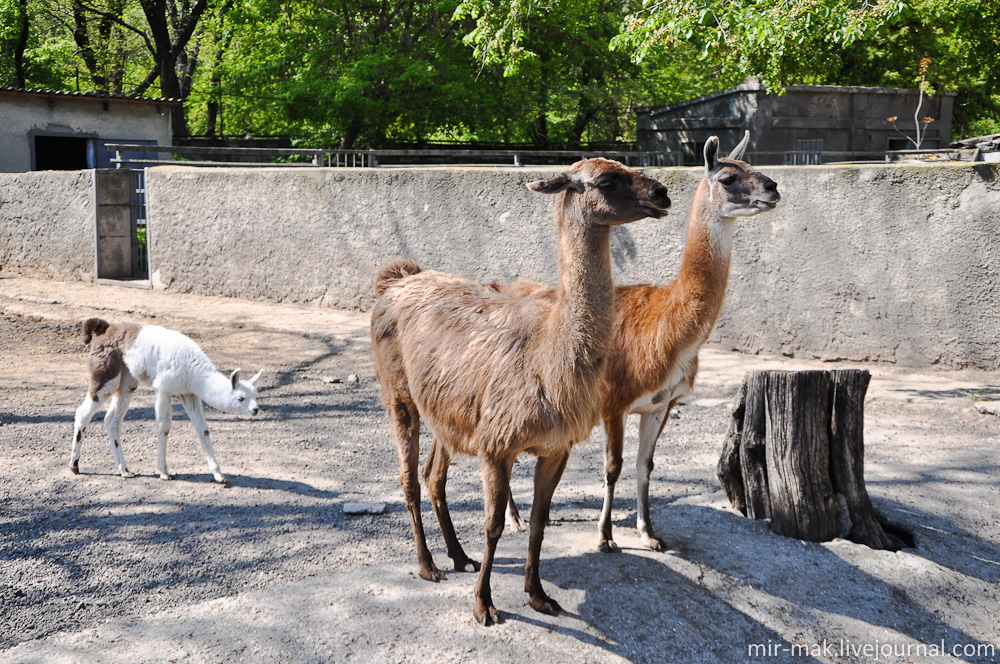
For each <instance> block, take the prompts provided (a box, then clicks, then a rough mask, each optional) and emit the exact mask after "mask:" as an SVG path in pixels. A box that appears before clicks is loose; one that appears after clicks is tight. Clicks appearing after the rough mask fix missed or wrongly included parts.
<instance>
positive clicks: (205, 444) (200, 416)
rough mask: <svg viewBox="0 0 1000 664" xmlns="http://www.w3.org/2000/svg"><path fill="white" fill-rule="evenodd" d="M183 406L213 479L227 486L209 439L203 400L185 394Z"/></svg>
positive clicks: (182, 399)
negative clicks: (199, 442)
mask: <svg viewBox="0 0 1000 664" xmlns="http://www.w3.org/2000/svg"><path fill="white" fill-rule="evenodd" d="M181 405H182V406H184V412H186V413H187V416H188V419H189V420H191V424H192V425H194V430H195V431H196V432H197V433H198V440H200V441H201V446H202V448H203V449H204V450H205V457H206V458H207V459H208V469H209V470H210V471H212V477H214V478H215V481H216V482H218V483H219V484H226V483H227V482H228V480H227V479H226V477H225V475H223V474H222V469H221V468H220V467H219V462H218V461H216V460H215V450H213V449H212V441H211V439H210V438H209V437H208V422H207V421H206V420H205V408H204V406H202V404H201V399H199V398H198V397H196V396H195V395H193V394H185V395H184V396H182V397H181Z"/></svg>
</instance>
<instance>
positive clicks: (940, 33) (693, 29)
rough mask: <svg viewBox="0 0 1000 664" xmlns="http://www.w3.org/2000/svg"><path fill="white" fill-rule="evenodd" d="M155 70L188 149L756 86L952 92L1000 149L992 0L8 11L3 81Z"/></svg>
mask: <svg viewBox="0 0 1000 664" xmlns="http://www.w3.org/2000/svg"><path fill="white" fill-rule="evenodd" d="M144 7H145V8H146V9H156V10H157V11H159V10H162V11H164V12H165V13H166V15H167V18H169V20H168V21H167V23H168V24H169V25H166V26H165V27H164V26H163V25H161V26H160V31H161V33H160V36H161V37H163V36H164V35H163V31H164V30H166V31H167V32H169V34H167V35H166V38H167V40H168V41H171V40H172V41H171V43H173V44H174V46H171V47H170V49H169V50H170V53H166V54H165V53H164V52H163V50H162V47H161V46H158V45H157V44H154V43H153V42H154V41H155V39H154V38H153V35H154V33H155V30H153V25H154V23H155V21H154V22H150V21H151V15H149V14H147V13H146V12H145V11H144ZM24 8H27V16H28V19H29V26H30V30H29V32H28V33H27V41H26V42H25V41H23V38H24V36H25V35H24V33H23V32H22V31H21V30H20V28H19V25H20V23H19V17H20V16H23V15H24ZM196 8H198V11H200V8H206V10H205V12H204V14H197V12H195V9H196ZM192 12H194V13H195V14H196V17H197V18H198V21H197V23H196V24H195V31H194V33H193V34H192V35H191V38H190V39H189V40H187V41H184V40H182V39H181V40H180V41H178V40H179V39H180V32H181V28H182V27H183V25H184V24H185V20H186V18H185V17H187V16H190V15H191V13H192ZM154 14H155V12H154ZM153 18H155V16H154V17H153ZM21 45H23V51H20V50H19V49H20V47H21ZM158 49H159V52H158ZM17 53H22V57H20V60H19V62H21V64H22V67H21V69H20V71H19V72H15V64H14V63H15V55H16V54H17ZM928 60H929V64H928V65H925V66H924V67H923V69H922V68H921V62H928ZM163 62H169V63H170V65H169V67H168V69H167V71H168V73H169V72H173V73H174V74H176V75H171V76H170V77H169V78H170V79H171V80H170V81H168V82H167V83H168V84H164V85H165V86H166V87H165V88H163V89H167V88H169V89H170V90H171V92H170V94H171V95H172V96H180V97H182V98H184V99H185V113H186V118H187V122H188V125H189V127H190V129H191V131H192V133H195V134H198V133H209V134H213V135H217V134H221V133H225V134H228V135H242V134H246V133H251V134H253V135H256V136H262V135H288V136H291V137H292V138H293V141H294V143H295V144H297V145H301V146H309V147H337V146H343V147H358V148H367V147H380V146H387V145H391V144H393V143H398V142H415V143H418V144H419V143H421V142H424V141H430V140H435V141H441V140H451V141H488V142H497V143H530V144H532V145H535V146H537V147H545V146H559V145H566V144H570V145H576V144H581V143H585V142H607V141H631V140H634V139H635V118H636V109H637V108H638V107H639V106H652V105H662V104H668V103H672V102H676V101H680V100H683V99H687V98H691V97H694V96H697V95H700V94H705V93H707V92H712V91H715V90H719V89H723V88H725V87H729V86H732V85H735V84H737V83H739V82H740V81H741V80H743V79H744V78H745V77H746V76H748V75H753V76H756V77H758V78H759V79H760V80H761V81H762V82H763V83H765V84H766V85H767V86H768V87H769V88H770V89H772V90H781V89H782V87H784V86H787V85H790V84H794V83H816V84H842V85H882V86H893V87H914V86H920V87H921V88H922V89H923V90H924V92H925V93H926V94H932V93H933V92H934V91H935V90H936V91H942V90H949V91H956V92H958V93H959V94H958V97H957V98H956V107H955V115H954V119H953V133H954V134H956V135H966V136H968V135H975V134H985V133H994V132H1000V3H997V2H995V0H546V1H545V2H541V1H540V0H513V1H511V2H500V0H400V1H398V2H385V1H384V0H285V1H283V0H211V1H210V2H207V4H206V0H158V1H157V2H153V0H0V84H7V85H11V84H15V79H16V78H17V75H18V73H19V74H20V75H23V76H24V77H25V79H26V80H25V83H26V85H27V86H28V87H46V88H56V89H63V90H80V91H84V92H86V91H91V90H104V91H108V92H114V93H125V94H132V93H135V92H136V91H139V92H145V91H146V90H147V89H148V90H149V92H148V93H149V94H162V93H163V92H162V89H161V90H157V89H156V87H152V88H150V85H151V84H154V83H155V81H156V80H157V77H158V76H159V74H160V73H161V72H162V71H163V70H161V69H160V67H161V66H162V63H163ZM158 63H159V64H158ZM901 122H902V121H901ZM906 122H909V120H908V119H907V120H906ZM177 126H181V127H183V123H181V125H177V124H175V127H177ZM901 126H902V124H901Z"/></svg>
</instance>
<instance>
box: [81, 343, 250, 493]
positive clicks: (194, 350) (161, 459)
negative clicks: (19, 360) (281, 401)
mask: <svg viewBox="0 0 1000 664" xmlns="http://www.w3.org/2000/svg"><path fill="white" fill-rule="evenodd" d="M123 362H124V365H125V366H124V369H123V371H122V372H121V374H120V375H119V376H117V377H115V378H114V379H112V380H110V381H108V383H107V384H106V385H105V386H103V387H102V388H101V389H100V390H99V391H98V393H97V399H96V400H95V399H92V398H91V397H90V395H89V394H88V395H87V396H86V397H85V398H84V401H83V403H82V404H81V405H80V407H79V408H78V409H77V411H76V421H75V427H74V432H73V451H72V454H71V456H70V468H71V469H72V470H73V471H74V472H77V468H78V464H79V459H80V444H81V440H82V437H83V432H84V430H85V429H86V427H87V425H88V424H89V423H90V420H91V419H92V418H93V416H94V414H95V413H96V412H97V411H98V410H100V408H101V406H102V405H103V404H104V403H105V402H106V401H107V400H108V399H109V398H110V405H109V407H108V412H107V414H106V415H105V418H104V423H105V427H106V428H107V431H108V438H109V441H110V443H111V451H112V454H114V457H115V462H116V464H117V465H118V470H119V472H120V473H121V475H122V477H134V475H133V474H132V473H130V472H129V471H128V468H127V467H126V465H125V459H124V456H123V455H122V451H121V443H120V435H119V430H120V428H121V422H122V420H123V419H124V418H125V412H126V411H127V410H128V406H129V401H130V400H131V397H132V392H133V391H135V388H136V386H137V385H147V386H150V387H152V388H153V390H155V392H156V397H155V411H156V437H157V446H158V462H157V467H158V469H159V472H160V478H161V479H164V480H169V479H173V477H172V476H171V475H170V473H169V472H168V471H167V458H166V447H167V437H168V435H169V434H170V425H171V420H172V412H171V400H172V397H175V396H176V397H178V398H179V399H180V402H181V405H182V406H183V407H184V410H185V411H186V412H187V415H188V418H189V419H190V420H191V423H192V424H193V425H194V427H195V431H196V432H197V434H198V438H199V440H200V441H201V445H202V447H203V448H204V450H205V456H206V457H207V459H208V467H209V470H211V472H212V476H213V477H214V478H215V481H216V482H219V483H223V484H224V483H226V481H227V480H226V478H225V476H223V474H222V470H221V469H220V467H219V464H218V462H217V461H216V460H215V451H214V450H213V449H212V444H211V441H210V440H209V434H208V423H207V422H206V421H205V415H204V408H203V406H202V402H203V401H204V402H205V403H207V404H208V405H210V406H212V407H213V408H216V409H218V410H222V411H225V412H230V413H247V414H250V415H256V414H257V412H258V410H259V409H258V406H257V388H256V387H255V383H256V382H257V380H258V379H259V378H260V376H261V374H262V373H263V371H260V372H258V373H257V375H256V376H254V377H253V378H251V379H250V380H245V381H244V380H239V372H240V370H239V369H237V370H236V371H234V372H233V373H232V375H230V377H229V378H226V377H225V376H224V375H222V374H221V373H219V372H218V371H217V370H216V368H215V365H214V364H212V361H211V360H209V359H208V356H207V355H205V353H204V351H202V350H201V348H199V347H198V344H196V343H195V342H194V341H192V340H191V338H190V337H187V336H185V335H183V334H181V333H180V332H175V331H173V330H168V329H166V328H163V327H159V326H157V325H146V326H143V327H142V328H141V329H140V330H139V333H138V334H137V335H136V337H135V341H134V342H133V344H132V347H131V348H129V349H128V350H127V351H126V352H125V354H124V357H123Z"/></svg>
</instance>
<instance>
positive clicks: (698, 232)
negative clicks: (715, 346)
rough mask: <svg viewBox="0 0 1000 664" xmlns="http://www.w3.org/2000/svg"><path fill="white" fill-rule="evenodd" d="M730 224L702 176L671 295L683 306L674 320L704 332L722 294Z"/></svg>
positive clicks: (730, 244)
mask: <svg viewBox="0 0 1000 664" xmlns="http://www.w3.org/2000/svg"><path fill="white" fill-rule="evenodd" d="M734 226H735V224H734V220H733V219H732V218H726V217H721V216H720V215H719V211H718V206H717V205H716V204H715V203H714V202H713V201H712V200H711V198H710V194H709V189H708V181H707V180H706V179H705V178H702V180H701V184H699V185H698V189H697V191H696V192H695V198H694V203H693V204H692V206H691V218H690V220H689V221H688V228H687V240H686V244H685V249H684V261H683V262H682V263H681V269H680V272H679V273H678V275H677V280H676V281H675V282H674V284H673V288H672V290H673V293H672V295H673V296H674V297H675V298H676V300H675V301H676V302H678V303H682V306H683V307H684V315H682V316H680V317H678V318H677V319H675V321H677V320H679V321H682V322H683V324H684V325H686V326H690V327H691V328H692V329H699V330H703V331H704V334H705V335H706V336H707V335H708V332H709V331H710V330H711V329H712V326H713V325H715V320H716V318H718V316H719V311H720V310H721V309H722V302H723V300H724V299H725V296H726V285H727V283H728V281H729V262H730V258H731V256H732V248H733V230H734ZM675 324H676V323H675Z"/></svg>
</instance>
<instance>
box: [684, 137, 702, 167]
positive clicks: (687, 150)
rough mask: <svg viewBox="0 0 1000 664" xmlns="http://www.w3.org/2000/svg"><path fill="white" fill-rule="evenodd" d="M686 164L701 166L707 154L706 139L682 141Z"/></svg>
mask: <svg viewBox="0 0 1000 664" xmlns="http://www.w3.org/2000/svg"><path fill="white" fill-rule="evenodd" d="M681 151H682V152H683V153H684V165H685V166H700V165H701V163H702V161H703V160H704V155H705V141H684V142H683V143H681Z"/></svg>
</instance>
